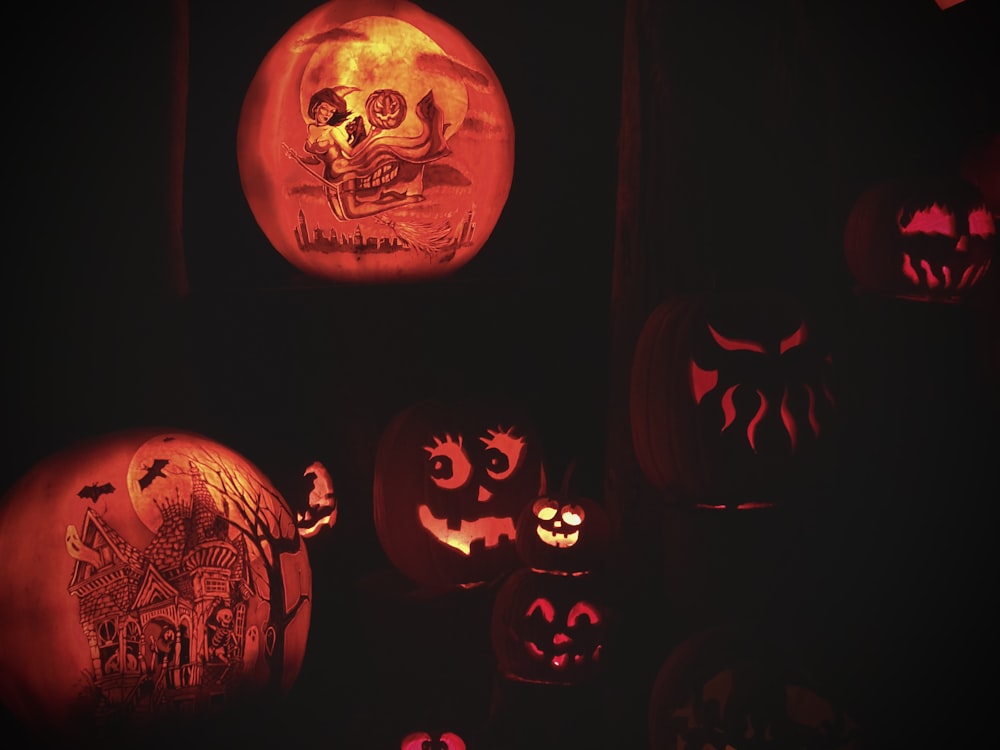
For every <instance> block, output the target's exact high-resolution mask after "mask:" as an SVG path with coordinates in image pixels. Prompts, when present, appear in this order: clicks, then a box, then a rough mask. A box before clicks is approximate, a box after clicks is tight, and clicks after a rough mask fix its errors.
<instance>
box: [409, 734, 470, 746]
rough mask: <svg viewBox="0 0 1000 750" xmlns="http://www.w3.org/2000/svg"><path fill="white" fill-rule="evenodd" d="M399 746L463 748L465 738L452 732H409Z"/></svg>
mask: <svg viewBox="0 0 1000 750" xmlns="http://www.w3.org/2000/svg"><path fill="white" fill-rule="evenodd" d="M399 747H400V750H465V740H463V739H462V738H461V737H460V736H459V735H457V734H455V733H454V732H441V733H440V734H438V733H434V734H430V733H429V732H411V733H410V734H408V735H406V736H405V737H404V738H403V742H402V744H401V745H400V746H399Z"/></svg>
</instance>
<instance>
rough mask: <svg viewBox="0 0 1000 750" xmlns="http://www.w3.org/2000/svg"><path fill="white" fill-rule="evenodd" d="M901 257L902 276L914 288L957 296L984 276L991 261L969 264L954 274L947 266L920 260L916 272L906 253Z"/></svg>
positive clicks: (910, 258) (911, 259)
mask: <svg viewBox="0 0 1000 750" xmlns="http://www.w3.org/2000/svg"><path fill="white" fill-rule="evenodd" d="M902 255H903V264H902V271H903V275H904V276H906V278H908V279H909V280H910V281H911V282H912V283H913V285H914V286H916V287H921V288H923V289H927V290H930V291H933V292H937V293H941V292H952V293H955V294H957V293H958V292H961V291H962V290H963V289H966V288H967V287H971V286H975V285H976V284H977V283H978V282H979V280H980V279H981V278H982V277H983V276H984V275H986V272H987V271H988V270H989V267H990V260H991V259H987V260H986V261H985V262H983V263H970V264H969V265H968V266H966V267H965V270H964V271H962V273H961V274H956V273H953V272H952V270H951V268H949V267H948V266H945V265H940V266H932V265H931V264H930V263H929V262H928V261H927V260H920V261H919V262H918V263H917V265H918V266H919V268H920V271H918V270H917V268H916V267H915V266H914V263H913V258H912V257H910V255H909V254H908V253H903V254H902Z"/></svg>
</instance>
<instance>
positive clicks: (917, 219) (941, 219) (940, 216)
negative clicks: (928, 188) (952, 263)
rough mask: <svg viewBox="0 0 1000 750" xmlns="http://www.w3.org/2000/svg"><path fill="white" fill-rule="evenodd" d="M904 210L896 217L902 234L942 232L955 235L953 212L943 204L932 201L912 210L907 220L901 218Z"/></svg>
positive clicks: (951, 235)
mask: <svg viewBox="0 0 1000 750" xmlns="http://www.w3.org/2000/svg"><path fill="white" fill-rule="evenodd" d="M903 216H904V212H903V211H900V212H899V215H898V216H897V217H896V223H897V224H898V225H899V231H900V232H902V233H903V234H944V235H947V236H948V237H954V236H955V214H953V213H952V212H951V210H950V209H949V208H948V207H947V206H945V207H941V206H939V205H938V204H936V203H934V204H932V205H930V206H928V207H927V208H922V209H920V210H918V211H914V212H913V215H912V216H911V217H910V218H909V219H908V220H907V221H904V220H903Z"/></svg>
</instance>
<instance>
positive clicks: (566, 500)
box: [516, 472, 611, 575]
mask: <svg viewBox="0 0 1000 750" xmlns="http://www.w3.org/2000/svg"><path fill="white" fill-rule="evenodd" d="M569 478H570V473H569V472H568V473H567V476H566V478H565V480H564V482H563V488H562V490H561V491H560V492H558V493H555V492H553V493H545V494H543V495H541V496H540V497H538V498H536V499H535V500H534V502H532V503H531V504H529V505H528V506H527V507H525V509H524V510H523V511H521V515H520V517H519V518H518V521H517V540H516V546H517V552H518V555H519V556H520V558H521V560H522V561H523V562H524V564H525V565H527V566H528V567H530V568H533V569H535V570H538V571H545V572H550V573H565V574H567V575H572V574H580V573H589V572H592V571H594V570H596V569H598V568H599V567H600V566H602V564H603V563H605V562H606V561H607V555H608V551H609V549H610V545H611V518H610V516H609V515H608V513H607V511H606V510H605V509H604V506H603V505H601V504H600V503H598V502H597V501H595V500H592V499H591V498H589V497H582V496H579V495H575V494H572V493H570V491H569Z"/></svg>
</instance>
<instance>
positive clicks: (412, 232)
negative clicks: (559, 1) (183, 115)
mask: <svg viewBox="0 0 1000 750" xmlns="http://www.w3.org/2000/svg"><path fill="white" fill-rule="evenodd" d="M386 49H391V50H393V54H391V55H386V54H385V52H384V51H385V50H386ZM321 92H325V93H321ZM315 96H321V97H325V99H326V100H327V101H328V102H329V103H330V107H331V108H332V109H335V110H336V111H337V112H338V113H340V114H338V115H336V117H335V118H334V119H331V120H325V117H326V112H319V111H318V109H314V108H313V106H312V104H313V102H314V101H316V100H314V97H315ZM317 106H318V105H317ZM329 111H330V110H329V109H328V110H327V112H329ZM318 112H319V117H317V113H318ZM345 113H349V114H346V115H345ZM341 116H344V117H345V119H344V121H343V122H342V123H340V124H337V123H336V121H335V120H336V119H339V118H340V117H341ZM237 157H238V163H239V170H240V179H241V183H242V186H243V191H244V194H245V196H246V199H247V202H248V203H249V205H250V209H251V211H252V212H253V215H254V218H255V219H256V220H257V223H258V224H259V225H260V228H261V229H262V230H263V232H264V234H265V235H266V236H267V239H268V240H269V241H270V242H271V244H272V245H273V246H274V247H275V249H277V250H278V252H280V253H281V254H282V255H283V256H284V257H285V259H286V260H288V261H289V262H290V263H291V264H293V265H294V266H296V267H297V268H298V269H300V270H301V271H304V272H306V273H307V274H309V275H312V276H317V277H320V278H323V279H327V280H332V281H337V282H347V283H356V284H364V283H385V282H390V283H406V282H413V281H422V280H426V279H432V278H440V277H443V276H446V275H449V274H451V273H453V272H455V271H456V270H458V269H459V268H461V267H462V266H464V265H466V264H467V263H468V262H469V261H470V260H472V258H473V257H474V256H475V255H476V254H477V253H478V252H479V251H480V249H481V248H482V247H483V245H484V244H485V242H486V240H487V239H488V238H489V236H490V233H491V232H492V231H493V228H494V226H495V225H496V223H497V220H498V219H499V217H500V214H501V212H502V210H503V207H504V204H505V203H506V201H507V196H508V194H509V192H510V186H511V182H512V178H513V169H514V127H513V121H512V119H511V114H510V108H509V106H508V103H507V99H506V97H505V95H504V92H503V88H502V86H501V85H500V82H499V81H498V80H497V77H496V74H495V73H494V71H493V70H492V68H491V67H490V65H489V63H488V62H487V61H486V60H485V59H484V58H483V56H482V55H481V54H480V53H479V51H478V50H477V49H476V48H475V47H474V46H473V45H472V44H471V43H470V42H469V41H468V39H466V38H465V37H464V36H463V35H462V34H461V33H460V32H459V31H458V30H457V29H455V28H454V27H452V26H450V25H449V24H448V23H446V22H445V21H443V20H441V19H439V18H437V17H435V16H434V15H432V14H430V13H427V12H426V11H424V10H422V9H421V8H420V7H418V6H417V5H415V4H414V3H411V2H407V0H402V2H400V1H398V0H363V1H362V2H352V3H343V2H327V3H325V4H323V5H320V6H319V7H317V8H316V9H314V10H313V11H311V12H310V13H308V14H307V15H306V16H304V17H303V18H302V19H300V20H299V21H298V22H297V23H295V24H294V25H293V26H292V27H291V28H290V29H289V30H288V31H287V32H286V33H285V34H284V35H283V36H282V37H281V38H280V39H279V40H278V42H277V43H276V44H275V46H274V47H273V48H272V49H271V51H270V52H269V53H268V54H267V56H266V57H265V58H264V60H263V61H262V63H261V65H260V67H259V68H258V70H257V73H256V75H255V76H254V78H253V81H252V82H251V84H250V87H249V89H248V91H247V94H246V97H245V99H244V103H243V108H242V111H241V114H240V121H239V129H238V132H237Z"/></svg>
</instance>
